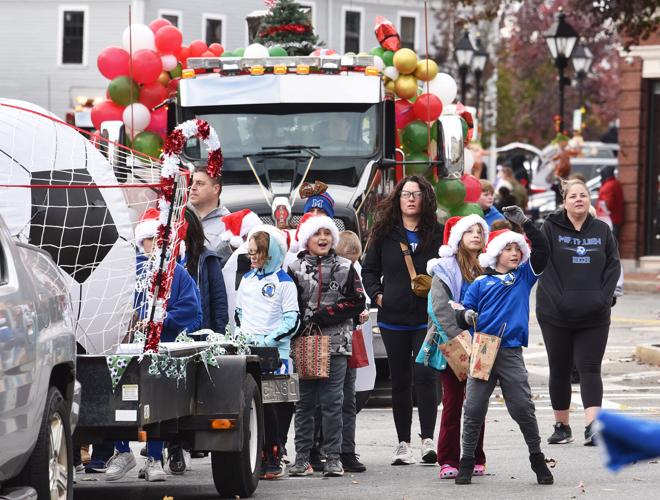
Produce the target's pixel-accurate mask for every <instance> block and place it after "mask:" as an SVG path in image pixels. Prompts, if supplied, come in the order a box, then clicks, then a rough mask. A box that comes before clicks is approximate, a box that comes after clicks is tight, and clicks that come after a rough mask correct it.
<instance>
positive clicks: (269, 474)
mask: <svg viewBox="0 0 660 500" xmlns="http://www.w3.org/2000/svg"><path fill="white" fill-rule="evenodd" d="M285 473H286V466H285V465H284V464H283V462H282V461H281V460H280V457H279V455H278V454H270V455H269V456H268V461H267V462H266V469H265V474H264V479H278V478H280V477H282V476H284V474H285Z"/></svg>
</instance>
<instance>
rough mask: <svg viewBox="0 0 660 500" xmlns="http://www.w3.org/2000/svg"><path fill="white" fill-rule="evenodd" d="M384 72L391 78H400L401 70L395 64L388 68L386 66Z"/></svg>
mask: <svg viewBox="0 0 660 500" xmlns="http://www.w3.org/2000/svg"><path fill="white" fill-rule="evenodd" d="M383 74H384V75H385V76H386V77H387V78H389V79H390V80H396V79H397V78H399V70H398V69H396V68H395V67H394V66H388V67H387V68H385V70H384V71H383Z"/></svg>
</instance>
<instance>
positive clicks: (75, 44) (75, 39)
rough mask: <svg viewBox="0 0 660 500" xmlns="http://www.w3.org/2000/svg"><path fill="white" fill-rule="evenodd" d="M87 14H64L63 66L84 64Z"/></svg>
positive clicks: (70, 11)
mask: <svg viewBox="0 0 660 500" xmlns="http://www.w3.org/2000/svg"><path fill="white" fill-rule="evenodd" d="M84 40H85V12H84V11H81V10H65V11H64V12H63V13H62V64H83V62H84V61H83V49H84Z"/></svg>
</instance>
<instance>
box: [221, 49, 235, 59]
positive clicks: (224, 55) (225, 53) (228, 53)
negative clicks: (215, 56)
mask: <svg viewBox="0 0 660 500" xmlns="http://www.w3.org/2000/svg"><path fill="white" fill-rule="evenodd" d="M223 57H235V56H234V53H233V52H231V51H229V50H226V51H225V52H223V53H222V55H221V56H220V59H222V58H223Z"/></svg>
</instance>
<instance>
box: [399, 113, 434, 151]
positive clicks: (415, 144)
mask: <svg viewBox="0 0 660 500" xmlns="http://www.w3.org/2000/svg"><path fill="white" fill-rule="evenodd" d="M428 139H429V133H428V130H427V128H426V123H424V122H422V121H419V120H415V121H414V122H411V123H409V124H408V125H406V127H405V128H404V129H403V132H402V134H401V144H403V145H404V146H405V148H406V149H408V150H409V151H411V152H414V153H419V152H421V151H426V148H427V146H428Z"/></svg>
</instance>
